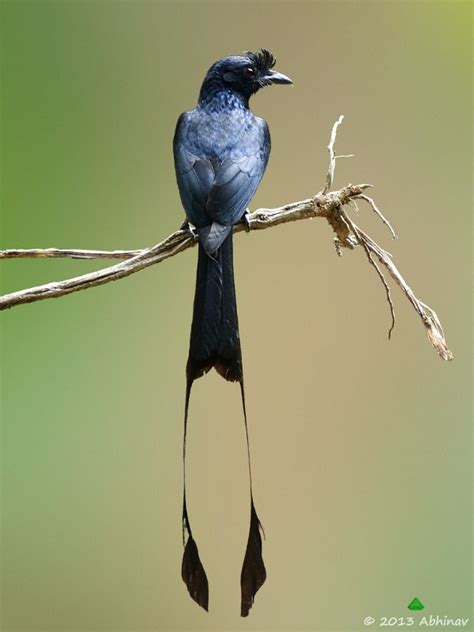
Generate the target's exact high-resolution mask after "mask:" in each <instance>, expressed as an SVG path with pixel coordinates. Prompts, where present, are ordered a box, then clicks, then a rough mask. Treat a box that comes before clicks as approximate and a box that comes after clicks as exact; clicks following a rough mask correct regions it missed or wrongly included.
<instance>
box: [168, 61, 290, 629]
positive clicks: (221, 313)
mask: <svg viewBox="0 0 474 632" xmlns="http://www.w3.org/2000/svg"><path fill="white" fill-rule="evenodd" d="M274 65H275V59H274V57H273V55H272V54H271V53H269V52H268V51H266V50H264V49H262V50H261V51H258V52H256V53H245V54H244V55H243V56H231V57H224V58H223V59H221V60H219V61H217V62H216V63H215V64H214V65H213V66H212V67H211V68H210V69H209V71H208V73H207V74H206V77H205V78H204V82H203V84H202V87H201V91H200V94H199V101H198V104H197V106H196V108H194V109H193V110H188V111H187V112H184V113H183V114H182V115H181V116H180V117H179V120H178V124H177V126H176V132H175V136H174V142H173V149H174V159H175V169H176V178H177V181H178V188H179V192H180V196H181V201H182V204H183V207H184V210H185V212H186V217H187V219H188V221H189V222H190V223H191V224H192V225H193V226H194V227H195V228H196V229H197V233H198V237H199V254H198V267H197V276H196V292H195V297H194V309H193V322H192V327H191V340H190V345H189V355H188V362H187V367H186V375H187V388H186V404H185V433H186V424H187V415H188V405H189V397H190V393H191V386H192V383H193V381H194V380H195V379H197V378H198V377H200V376H202V375H204V374H205V373H207V371H209V370H210V369H211V368H213V367H214V368H215V369H216V370H217V371H218V373H219V374H220V375H222V377H224V378H225V379H226V380H229V381H232V382H239V383H240V386H241V392H242V402H243V404H244V416H245V402H244V390H243V372H242V354H241V348H240V337H239V328H238V319H237V305H236V298H235V286H234V268H233V257H232V227H233V226H234V224H237V223H238V222H240V221H241V220H242V218H243V216H244V214H245V212H246V209H247V206H248V204H249V202H250V200H251V199H252V197H253V195H254V194H255V191H256V190H257V187H258V185H259V182H260V180H261V179H262V176H263V174H264V172H265V168H266V166H267V163H268V158H269V156H270V133H269V131H268V125H267V123H266V122H265V121H264V120H263V119H261V118H259V117H257V116H255V114H254V113H253V112H252V111H251V110H250V109H249V99H250V97H251V95H252V94H254V93H255V92H257V90H259V89H260V88H262V87H263V86H266V85H270V84H272V83H291V80H290V79H288V77H286V76H285V75H282V74H281V73H278V72H275V71H274V70H272V68H273V66H274ZM245 424H247V421H246V418H245ZM185 436H186V434H185ZM250 495H251V524H250V534H249V540H248V544H247V551H246V555H245V559H244V565H243V568H242V574H241V588H242V600H241V613H242V616H246V615H247V614H248V612H249V610H250V608H251V606H252V603H253V599H254V596H255V593H256V592H257V590H258V589H259V588H260V586H261V585H262V584H263V582H264V581H265V577H266V573H265V566H264V564H263V559H262V557H261V538H260V533H259V526H260V523H259V521H258V517H257V513H256V511H255V507H254V503H253V497H252V490H250ZM183 501H184V502H183V531H184V532H186V533H187V535H188V539H187V543H186V547H185V552H184V557H183V565H182V577H183V579H184V581H185V583H186V585H187V587H188V590H189V593H190V595H191V596H192V598H193V599H194V600H195V601H196V602H197V603H198V604H199V605H200V606H202V607H203V608H205V609H206V610H207V606H208V583H207V577H206V574H205V572H204V568H203V566H202V564H201V561H200V559H199V554H198V549H197V545H196V543H195V541H194V539H193V537H192V533H191V527H190V524H189V518H188V512H187V508H186V490H185V489H184V498H183Z"/></svg>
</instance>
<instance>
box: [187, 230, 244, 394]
mask: <svg viewBox="0 0 474 632" xmlns="http://www.w3.org/2000/svg"><path fill="white" fill-rule="evenodd" d="M212 367H214V368H215V369H216V371H217V372H218V373H219V374H220V375H222V377H223V378H225V379H226V380H229V381H230V382H240V381H241V380H242V353H241V348H240V338H239V322H238V318H237V303H236V297H235V284H234V263H233V248H232V232H230V233H229V234H228V235H227V237H226V238H225V239H224V241H223V243H222V244H221V246H220V247H219V248H218V249H217V251H215V252H214V253H212V254H207V252H206V251H205V249H204V246H203V245H201V244H199V255H198V266H197V275H196V293H195V295H194V312H193V323H192V327H191V340H190V344H189V356H188V363H187V367H186V376H187V379H188V382H193V381H194V380H195V379H197V378H198V377H201V375H204V374H205V373H207V372H208V371H209V370H210V369H211V368H212Z"/></svg>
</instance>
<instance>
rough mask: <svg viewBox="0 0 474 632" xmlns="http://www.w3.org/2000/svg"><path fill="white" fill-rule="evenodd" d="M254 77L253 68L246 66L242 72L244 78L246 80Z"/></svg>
mask: <svg viewBox="0 0 474 632" xmlns="http://www.w3.org/2000/svg"><path fill="white" fill-rule="evenodd" d="M254 75H255V68H252V66H248V67H247V68H246V69H245V70H244V76H245V78H246V79H252V77H253V76H254Z"/></svg>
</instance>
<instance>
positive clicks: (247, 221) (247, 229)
mask: <svg viewBox="0 0 474 632" xmlns="http://www.w3.org/2000/svg"><path fill="white" fill-rule="evenodd" d="M242 223H243V225H244V226H245V232H246V233H249V232H250V230H251V228H252V226H251V222H250V211H249V210H248V209H246V211H245V213H244V216H243V217H242Z"/></svg>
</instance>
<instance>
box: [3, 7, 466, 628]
mask: <svg viewBox="0 0 474 632" xmlns="http://www.w3.org/2000/svg"><path fill="white" fill-rule="evenodd" d="M0 17H1V29H2V68H1V75H2V76H1V78H2V94H1V108H2V114H1V116H2V152H3V164H2V172H3V173H2V180H3V191H2V215H3V217H2V220H3V227H2V235H1V243H0V247H2V248H6V247H24V248H28V247H48V246H57V247H71V248H80V247H84V248H100V249H113V248H136V247H141V246H145V245H148V244H152V243H156V242H157V241H159V240H160V239H161V238H163V237H164V236H166V235H167V234H169V233H170V232H171V231H173V230H174V229H175V228H176V227H177V226H178V225H179V223H180V222H181V221H182V219H183V212H182V210H181V207H180V203H179V198H178V193H177V189H176V185H175V178H174V170H173V162H172V152H171V141H172V136H173V132H174V125H175V122H176V119H177V117H178V115H179V113H180V112H182V111H183V110H184V109H187V108H190V107H193V105H194V103H195V99H196V97H197V93H198V90H199V86H200V83H201V80H202V77H203V75H204V73H205V71H206V70H207V68H208V67H209V65H210V64H211V63H212V62H213V61H214V60H215V59H217V58H219V57H221V56H223V55H225V54H232V53H239V52H240V51H242V50H253V49H255V48H258V47H261V46H264V47H266V48H269V49H270V50H272V51H273V52H274V53H275V55H276V57H277V59H278V62H277V68H278V69H279V70H281V71H282V72H284V73H286V74H288V75H290V76H291V77H292V78H293V80H294V87H293V88H292V89H290V88H287V87H280V86H275V87H273V88H270V89H266V90H264V91H262V92H261V93H260V94H258V95H257V96H256V97H255V98H254V100H253V108H254V110H255V111H256V112H257V113H258V114H260V115H262V116H264V117H265V118H266V119H267V120H268V122H269V124H270V128H271V132H272V140H273V150H272V156H271V159H270V164H269V168H268V170H267V173H266V175H265V178H264V180H263V182H262V184H261V186H260V188H259V190H258V193H257V195H256V196H255V199H254V201H253V203H252V208H253V209H255V208H258V207H259V206H266V207H272V206H278V205H280V204H283V203H285V202H290V201H295V200H298V199H302V198H305V197H308V196H310V195H312V194H313V193H314V192H316V191H318V190H319V189H320V188H321V187H322V185H323V182H324V175H325V172H326V169H327V153H326V149H325V146H326V144H327V142H328V138H329V134H330V130H331V126H332V124H333V123H334V121H335V120H336V118H337V117H338V116H339V114H341V113H343V114H345V120H344V123H343V125H342V127H341V128H340V130H339V134H338V139H337V147H336V148H337V151H338V152H339V153H355V158H352V159H348V160H340V161H339V162H338V164H337V171H336V182H335V186H338V185H343V184H345V183H347V182H367V181H368V182H372V183H374V185H376V186H375V188H374V190H373V195H374V197H375V199H376V201H377V203H378V204H379V206H380V207H381V209H383V211H384V213H385V214H386V215H387V216H388V217H389V218H390V219H391V220H392V222H393V224H394V225H395V228H396V230H397V232H398V234H399V236H400V239H399V240H398V241H396V242H392V241H391V240H390V237H389V234H388V232H387V231H386V230H385V228H384V227H383V226H382V225H381V224H380V223H379V222H378V221H377V219H376V218H375V217H374V216H373V213H372V212H371V211H370V210H369V209H368V208H366V207H363V206H361V209H360V213H359V217H358V218H357V221H358V222H359V224H360V225H361V226H363V227H365V228H366V229H367V230H368V231H369V232H370V233H371V234H372V235H373V236H374V237H375V238H376V239H377V240H379V241H380V242H381V243H382V245H384V246H385V247H387V248H388V249H389V250H390V251H391V252H392V253H393V255H394V257H395V261H396V263H397V264H398V266H399V268H400V270H401V271H402V273H403V274H404V275H405V276H406V278H407V280H408V281H409V283H410V284H411V286H412V287H413V289H414V290H415V292H416V293H417V294H418V295H419V296H420V298H421V299H422V300H424V301H425V302H427V303H429V304H431V305H432V306H433V307H434V308H435V309H436V311H437V312H438V314H439V315H440V317H441V319H442V322H443V324H444V326H445V329H446V333H447V337H448V343H449V345H450V347H451V348H452V350H453V352H454V353H455V356H456V359H455V361H454V362H452V363H443V362H442V361H441V360H440V359H439V358H438V357H437V356H436V354H435V352H434V351H433V350H432V349H431V347H430V345H429V343H428V341H427V339H426V336H425V333H424V331H423V327H422V326H421V324H420V322H419V320H418V318H417V317H416V315H415V313H414V312H413V310H412V309H411V307H410V305H409V304H408V302H407V301H406V299H405V298H404V297H403V296H402V295H401V293H400V291H399V290H398V288H397V287H394V288H393V298H394V301H395V307H396V312H397V317H398V322H397V326H396V329H395V332H394V335H393V339H392V340H391V341H390V342H388V341H387V330H388V327H389V312H388V307H387V304H386V301H385V294H384V290H383V288H382V286H381V285H380V283H379V280H378V279H377V277H376V275H375V273H374V270H373V269H372V268H371V267H370V266H369V265H368V264H367V261H366V259H365V257H364V254H363V252H360V251H355V252H351V253H349V252H344V256H343V257H342V258H338V257H337V256H336V254H335V252H334V247H333V245H332V237H333V234H332V233H331V231H330V229H329V227H328V226H327V224H326V223H325V222H323V221H319V220H318V221H313V222H300V223H297V224H293V225H288V226H284V227H279V228H278V229H275V230H271V231H265V232H263V233H254V234H250V235H243V234H241V235H239V236H238V237H236V240H235V241H236V243H235V259H236V276H237V291H238V304H239V313H240V322H241V337H242V340H243V350H244V364H245V371H246V384H247V399H248V410H249V423H250V434H251V442H252V454H253V469H254V484H255V497H256V503H257V507H258V511H259V513H260V516H261V519H262V522H263V525H264V527H265V530H266V540H265V542H264V558H265V561H266V565H267V571H268V580H267V583H266V584H265V585H264V587H263V588H262V589H261V591H260V592H259V593H258V595H257V598H256V602H255V605H254V608H253V610H252V611H251V614H250V618H249V619H248V620H242V619H240V618H239V616H238V614H239V600H240V594H239V575H240V568H241V564H242V560H243V554H244V548H245V542H246V538H247V533H248V496H247V494H248V487H247V470H246V460H245V458H246V453H245V435H244V429H243V422H242V416H241V410H240V404H239V396H238V388H237V387H236V386H235V385H231V384H227V383H225V382H224V381H223V380H222V379H220V378H218V376H217V374H215V373H212V374H210V375H208V376H207V377H206V378H205V379H202V380H200V381H199V382H197V383H196V385H195V388H194V392H193V398H192V408H191V420H190V430H189V437H188V454H189V462H188V463H189V465H188V467H189V470H188V471H189V481H190V485H189V504H190V512H191V514H190V515H191V516H192V525H193V530H194V532H195V534H196V538H197V541H198V543H199V546H200V552H201V558H202V560H203V562H204V565H205V567H206V569H207V572H208V576H209V581H210V613H209V614H206V613H204V612H203V611H201V610H200V609H199V608H198V607H197V606H196V605H195V604H194V603H193V602H192V601H191V599H189V597H188V595H187V593H186V589H185V586H184V584H183V583H182V582H181V579H180V563H181V554H182V543H181V529H180V511H181V476H182V472H181V436H182V416H183V395H184V366H185V361H186V352H187V344H188V337H189V327H190V318H191V306H192V299H193V290H194V288H193V284H194V275H195V258H196V251H195V250H190V251H187V252H186V253H184V254H182V255H180V256H179V257H176V258H174V259H172V260H169V261H167V262H165V263H163V264H162V265H160V266H156V267H153V268H150V269H147V270H146V271H143V272H141V273H140V274H137V275H133V276H131V277H129V278H127V279H124V280H122V281H120V282H117V283H113V284H110V285H106V286H102V287H100V288H97V289H92V290H88V291H87V292H81V293H77V294H74V295H71V296H69V297H66V298H62V299H60V300H54V301H53V300H51V301H44V302H40V303H36V304H32V305H26V306H20V307H17V308H15V309H13V310H10V311H7V312H3V313H2V315H1V326H2V355H1V358H2V448H3V460H2V468H3V469H2V547H3V551H2V563H1V567H2V573H3V581H2V600H3V601H2V614H1V617H2V618H1V624H0V625H1V629H2V630H5V632H14V631H19V630H44V631H54V630H58V631H59V630H64V631H66V630H67V631H73V630H74V631H79V630H82V631H90V632H92V631H99V630H104V631H105V630H107V631H110V632H112V631H113V632H117V631H119V630H128V631H133V632H139V631H141V630H156V631H159V632H164V631H166V630H174V631H185V630H192V631H198V630H213V631H214V630H215V631H219V632H224V631H226V632H229V631H231V630H247V631H250V630H252V631H254V632H257V631H258V632H263V631H272V632H273V631H278V630H280V631H285V632H293V631H296V630H312V631H316V630H317V631H322V630H345V631H357V630H361V629H363V627H364V626H363V623H362V622H363V619H364V617H365V616H368V615H371V616H373V617H378V616H406V615H410V614H411V613H410V611H409V610H407V607H406V606H407V604H408V603H409V602H410V601H411V599H412V598H413V597H414V596H418V597H419V598H420V599H421V600H422V601H423V603H424V604H425V610H424V611H423V613H421V614H416V615H415V616H416V617H417V618H420V617H421V616H422V615H423V614H426V615H430V614H434V615H436V614H438V615H440V616H445V615H448V616H453V617H457V616H464V617H467V616H470V608H471V596H472V583H471V582H472V579H471V578H472V570H471V559H472V558H471V534H472V524H471V505H472V487H471V460H472V445H471V418H470V357H471V339H470V323H471V319H470V301H469V295H470V286H471V285H470V252H471V240H470V234H471V232H470V222H471V197H470V182H471V174H472V163H471V145H470V143H471V117H470V115H471V110H472V104H471V79H470V70H471V67H470V34H471V32H470V28H471V26H470V25H471V18H472V15H471V5H470V3H469V2H466V3H464V2H455V1H453V2H281V3H280V2H238V3H234V2H220V3H206V2H187V3H185V2H169V3H167V2H132V1H128V2H118V1H117V2H116V1H107V0H104V1H102V2H43V1H38V2H21V1H12V0H3V1H2V3H1V14H0ZM104 265H105V264H104ZM97 267H100V263H97V262H81V261H62V260H32V261H27V260H23V261H5V262H3V263H2V264H1V272H2V288H3V291H4V292H8V291H13V290H16V289H20V288H23V287H27V286H31V285H35V284H38V283H43V282H47V281H50V280H53V279H62V278H67V277H69V276H74V275H76V274H80V273H82V272H86V271H88V270H92V269H94V268H97Z"/></svg>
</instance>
